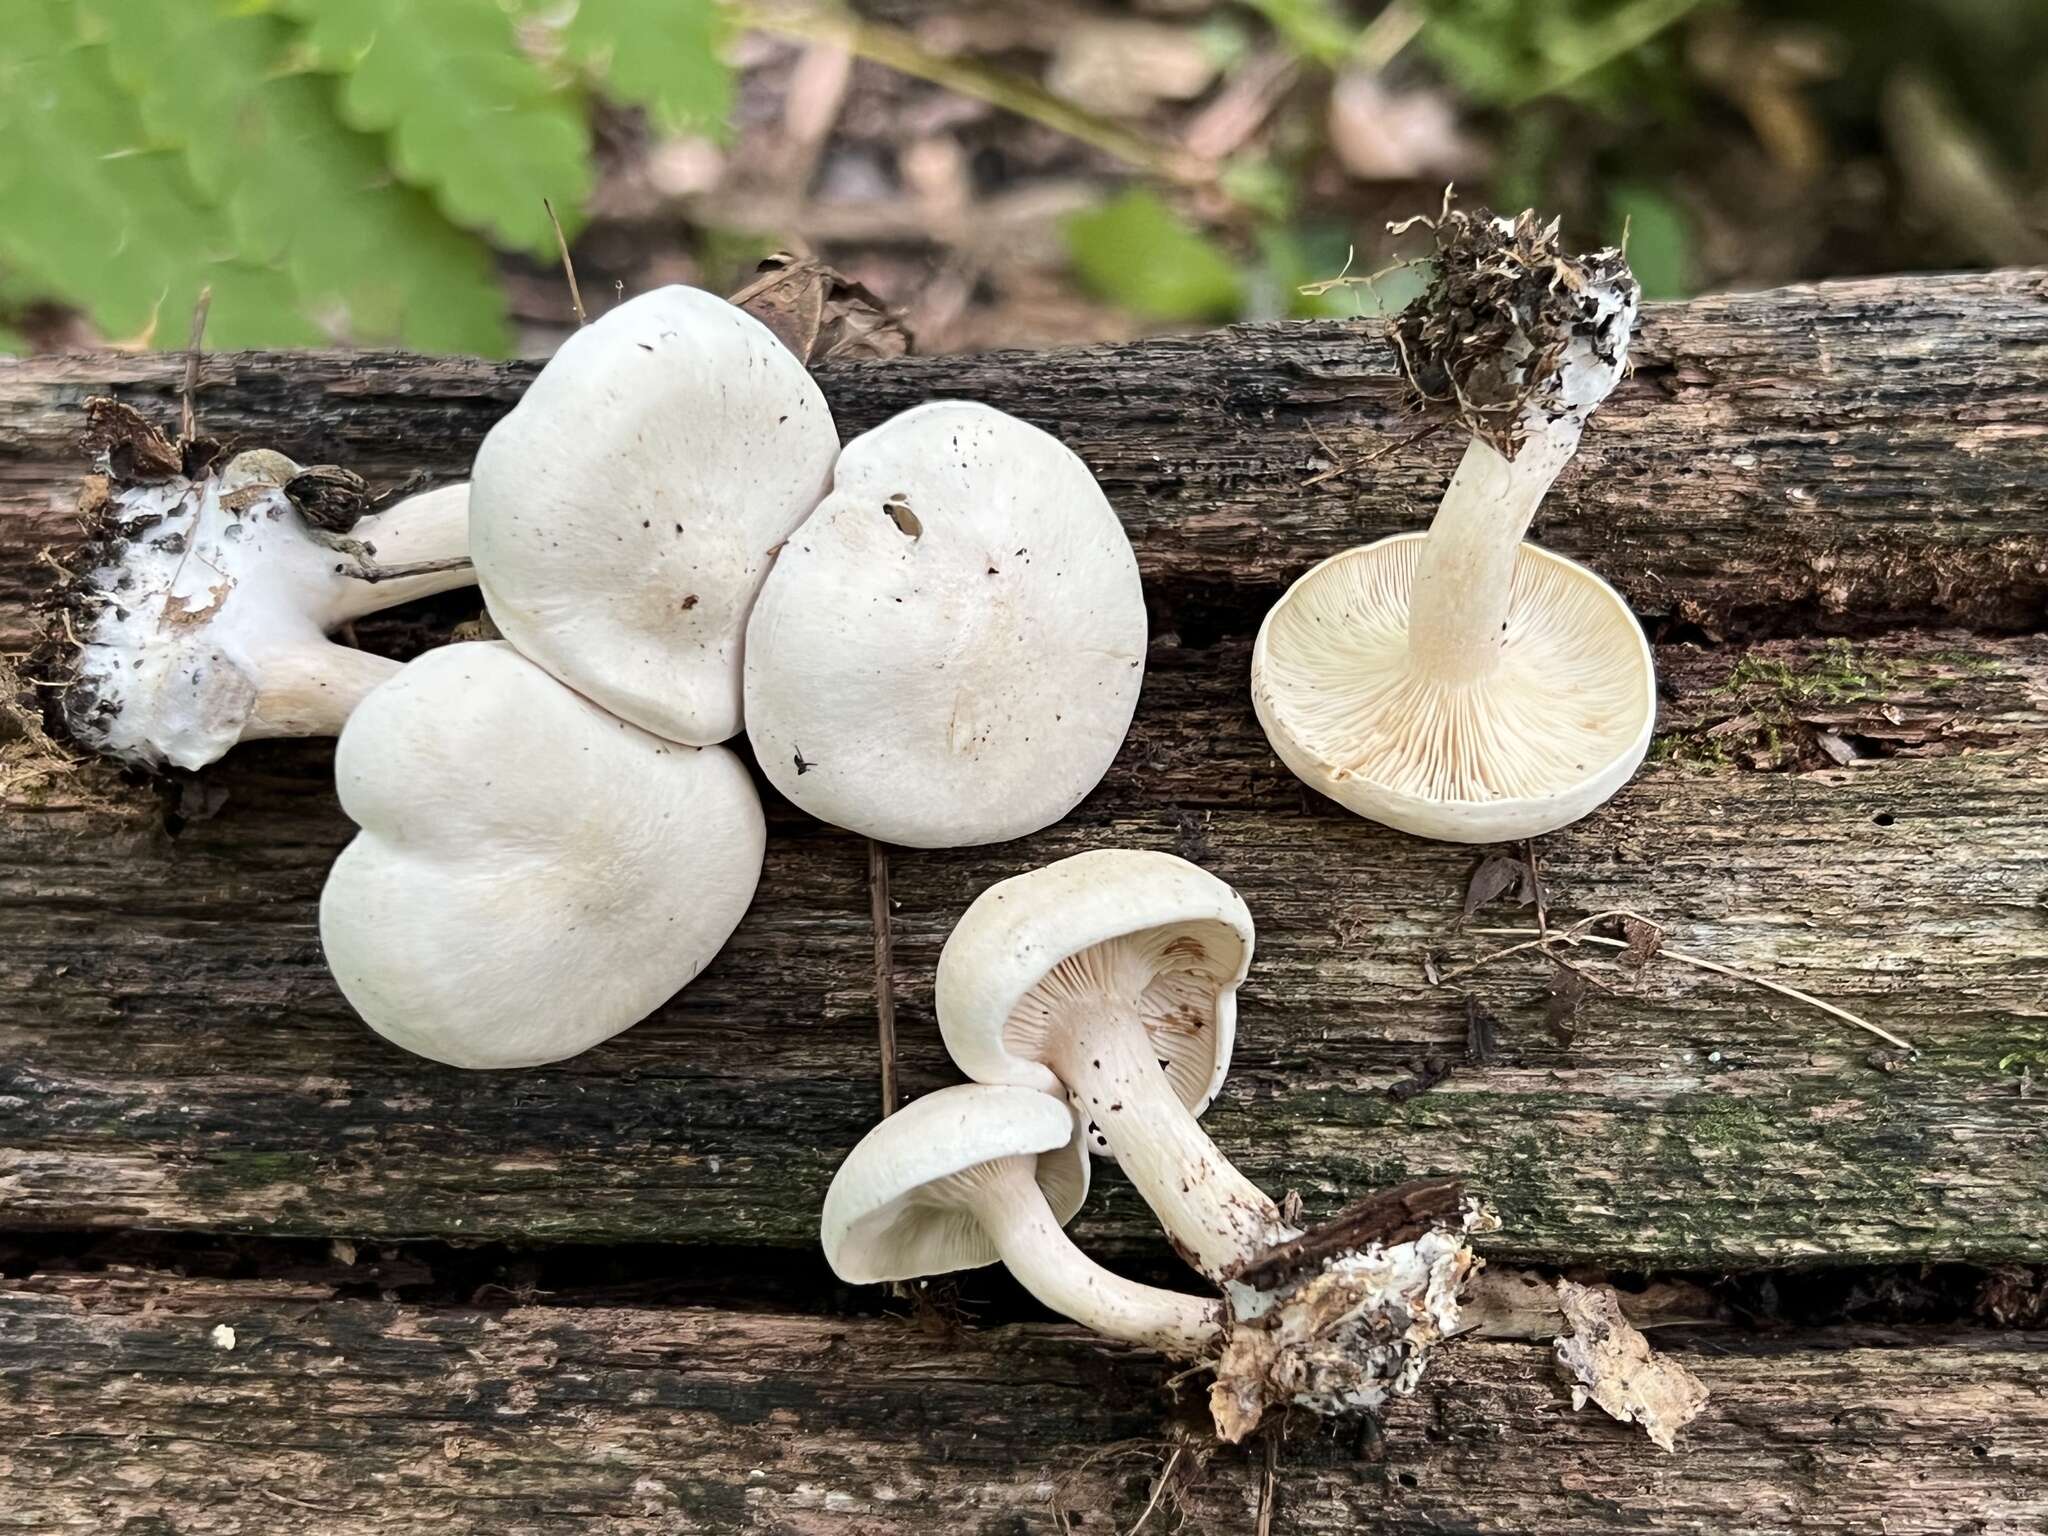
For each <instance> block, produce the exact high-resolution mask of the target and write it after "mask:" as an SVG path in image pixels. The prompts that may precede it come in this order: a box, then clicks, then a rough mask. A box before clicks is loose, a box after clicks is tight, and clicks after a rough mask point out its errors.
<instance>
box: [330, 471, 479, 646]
mask: <svg viewBox="0 0 2048 1536" xmlns="http://www.w3.org/2000/svg"><path fill="white" fill-rule="evenodd" d="M348 537H349V539H350V540H351V541H352V542H353V543H355V544H358V545H360V546H362V550H363V554H364V556H365V557H366V558H367V559H369V560H371V561H374V562H375V563H376V564H377V565H378V566H380V567H391V566H410V565H430V564H438V565H441V566H443V567H444V568H443V569H438V570H431V571H425V572H422V573H420V574H418V575H412V576H396V577H393V578H392V579H390V580H388V581H365V580H363V579H362V578H360V577H357V576H349V575H348V572H347V569H346V568H344V570H343V572H342V574H343V575H344V576H345V577H347V580H346V581H345V583H344V585H343V586H342V588H341V590H340V591H339V592H337V593H336V594H335V597H334V600H333V602H332V604H331V605H330V608H329V613H330V615H331V617H332V622H334V623H343V622H346V621H347V620H349V619H359V618H361V617H363V615H364V614H368V613H378V612H381V611H382V610H383V609H386V608H396V607H397V606H398V605H399V604H400V603H409V602H411V601H412V600H413V599H414V598H416V597H432V596H433V595H434V594H435V593H437V592H448V591H452V590H454V589H455V588H457V587H473V586H475V585H476V570H475V568H474V567H472V566H471V565H470V564H469V563H468V562H469V484H468V482H467V481H464V482H461V483H458V484H455V485H443V486H439V487H437V488H436V489H434V490H431V491H422V492H421V493H420V494H419V495H417V496H408V497H407V498H406V499H405V500H404V501H401V502H398V503H397V504H395V505H393V506H390V507H387V508H385V509H384V510H383V511H382V512H372V513H371V514H370V515H369V516H367V517H364V518H359V519H358V520H357V522H356V525H355V526H354V527H353V528H351V529H350V530H349V531H348ZM451 561H460V562H461V564H458V565H450V564H448V562H451Z"/></svg>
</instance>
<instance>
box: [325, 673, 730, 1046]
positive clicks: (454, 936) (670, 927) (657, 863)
mask: <svg viewBox="0 0 2048 1536" xmlns="http://www.w3.org/2000/svg"><path fill="white" fill-rule="evenodd" d="M335 782H336V787H337V788H338V789H339V791H340V794H341V803H342V808H343V809H344V810H346V811H347V812H348V814H349V816H350V817H351V818H352V819H353V820H354V821H355V822H356V823H357V825H358V826H360V827H361V828H362V830H361V831H360V832H359V833H358V834H357V835H356V838H355V840H354V841H353V842H351V843H350V844H349V845H348V847H347V848H345V849H343V850H342V853H341V857H340V858H338V859H337V860H335V863H334V869H333V871H332V873H330V874H329V876H328V878H327V886H326V889H325V890H323V891H322V892H321V896H320V939H321V943H322V944H323V946H324V947H325V949H326V951H327V963H328V965H329V967H330V968H331V969H332V970H333V972H334V977H335V980H336V981H337V982H338V983H339V984H340V986H341V990H342V992H343V994H344V995H345V996H346V997H347V998H348V1000H349V1002H350V1003H351V1004H352V1005H353V1006H354V1008H355V1010H356V1012H357V1013H359V1014H361V1015H362V1017H363V1020H364V1021H365V1022H366V1023H367V1024H369V1026H370V1027H371V1028H372V1029H374V1030H376V1031H377V1033H379V1034H381V1035H383V1036H385V1037H386V1038H387V1039H390V1040H392V1041H394V1042H396V1043H397V1044H399V1045H402V1046H404V1047H405V1048H406V1049H407V1050H410V1051H415V1052H417V1053H418V1054H420V1055H422V1056H428V1057H431V1058H433V1059H434V1060H436V1061H444V1062H447V1063H449V1064H450V1065H452V1066H460V1067H517V1066H532V1065H535V1064H537V1063H540V1062H547V1061H558V1060H560V1059H561V1058H563V1057H565V1056H573V1055H575V1054H576V1053H577V1052H578V1051H582V1050H586V1049H588V1048H589V1047H591V1046H593V1045H596V1044H597V1043H598V1042H599V1041H601V1040H604V1039H607V1038H609V1037H610V1036H612V1035H615V1034H617V1033H618V1032H619V1031H620V1030H622V1029H625V1028H627V1027H628V1026H629V1025H632V1024H634V1023H637V1022H638V1021H639V1020H641V1019H643V1018H645V1017H646V1016H647V1015H648V1014H649V1013H651V1012H653V1011H654V1010H655V1009H656V1008H658V1007H659V1006H661V1004H662V1003H663V1002H665V1001H666V1000H667V999H668V998H669V997H670V996H671V995H672V994H674V993H675V992H676V991H678V990H679V989H681V988H682V987H683V986H685V985H686V984H687V983H688V982H689V981H690V980H691V979H693V978H694V977H695V976H696V975H697V973H698V972H699V971H701V970H702V969H703V968H704V966H705V965H706V964H707V963H708V962H709V961H710V959H711V957H712V956H713V955H715V954H717V952H718V950H719V948H720V947H721V946H722V945H723V944H724V943H725V941H726V939H727V938H728V937H729V936H730V935H731V933H732V931H733V929H734V927H736V926H737V925H738V923H739V920H740V917H741V914H743V913H744V912H745V911H746V909H747V904H748V902H749V901H751V900H752V899H753V894H754V886H755V883H756V881H757V880H758V879H759V877H760V872H761V855H762V850H763V848H764V846H765V843H766V829H765V826H764V824H763V821H762V817H761V805H760V800H759V797H758V796H757V795H756V793H755V791H754V785H753V781H752V779H751V778H750V777H749V776H748V774H747V771H746V768H745V767H744V766H743V765H742V764H741V762H740V760H739V759H738V758H737V757H735V756H734V755H733V754H732V753H731V752H729V751H727V750H725V749H724V748H721V747H710V748H702V749H700V748H693V747H684V746H679V745H677V744H675V743H673V742H668V741H663V740H660V739H658V738H656V737H653V736H650V735H648V734H647V733H646V732H644V731H641V730H639V729H637V728H636V727H634V726H630V725H628V724H626V723H625V722H624V721H622V720H619V719H617V718H615V717H614V716H611V715H608V714H606V713H604V712H603V711H602V710H600V709H598V708H597V707H596V706H595V705H593V704H591V703H590V702H589V701H587V700H585V699H583V698H580V697H579V696H577V695H576V694H574V693H572V692H570V691H569V690H568V689H567V688H564V687H563V686H562V685H561V684H560V683H558V682H556V681H555V680H554V679H552V678H551V677H549V676H548V675H547V674H546V673H545V672H543V671H542V670H541V669H540V668H539V667H537V666H535V665H534V664H533V663H532V662H530V661H528V660H526V659H525V658H524V657H522V656H521V655H520V654H519V653H518V652H517V651H515V650H513V649H512V647H511V646H509V645H503V644H498V643H493V642H480V643H470V644H460V645H451V646H446V647H444V648H442V649H440V650H435V651H429V652H428V653H427V654H426V655H424V656H422V657H420V658H419V659H418V660H417V661H414V662H412V663H410V664H409V665H407V666H406V667H405V668H404V670H403V671H401V672H400V673H399V674H398V675H397V676H396V677H394V678H393V679H392V680H391V681H389V682H387V683H385V684H383V685H382V686H380V687H378V688H377V689H375V690H374V691H373V692H372V693H371V694H370V695H369V697H368V698H366V699H365V700H364V701H363V702H362V704H361V705H360V706H359V707H358V708H357V710H356V712H355V714H354V715H353V716H352V717H351V718H350V720H349V722H348V725H347V728H346V729H345V730H344V731H343V732H342V736H341V743H340V746H339V747H338V749H337V751H336V756H335Z"/></svg>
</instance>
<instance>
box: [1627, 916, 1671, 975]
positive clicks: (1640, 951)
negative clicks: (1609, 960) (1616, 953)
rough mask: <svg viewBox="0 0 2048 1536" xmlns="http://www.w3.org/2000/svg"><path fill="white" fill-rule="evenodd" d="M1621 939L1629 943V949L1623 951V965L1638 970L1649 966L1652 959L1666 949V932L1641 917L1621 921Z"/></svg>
mask: <svg viewBox="0 0 2048 1536" xmlns="http://www.w3.org/2000/svg"><path fill="white" fill-rule="evenodd" d="M1621 937H1622V938H1623V939H1625V940H1626V941H1627V942H1628V948H1627V949H1625V950H1623V951H1622V955H1621V959H1622V963H1623V964H1624V965H1632V966H1634V967H1636V968H1637V969H1638V970H1640V969H1642V967H1644V966H1645V965H1648V964H1649V963H1650V958H1651V957H1652V956H1653V955H1655V954H1656V953H1657V951H1658V950H1660V949H1662V948H1663V947H1664V930H1663V929H1662V928H1659V927H1658V926H1657V925H1656V924H1655V923H1652V922H1646V921H1645V920H1644V919H1642V918H1640V917H1623V918H1622V919H1621Z"/></svg>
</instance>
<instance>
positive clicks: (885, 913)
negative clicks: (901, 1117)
mask: <svg viewBox="0 0 2048 1536" xmlns="http://www.w3.org/2000/svg"><path fill="white" fill-rule="evenodd" d="M868 912H869V916H870V918H871V919H872V921H873V924H874V929H875V1035H876V1039H877V1043H878V1044H879V1045H880V1046H881V1050H882V1118H883V1119H884V1120H886V1119H888V1118H889V1116H891V1115H893V1114H895V1113H896V964H895V941H894V937H893V935H892V934H891V932H890V922H889V849H888V847H887V845H886V844H883V843H879V842H876V841H875V840H874V839H873V838H869V839H868Z"/></svg>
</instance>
